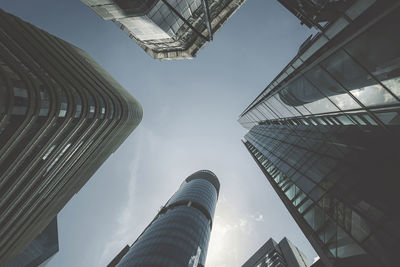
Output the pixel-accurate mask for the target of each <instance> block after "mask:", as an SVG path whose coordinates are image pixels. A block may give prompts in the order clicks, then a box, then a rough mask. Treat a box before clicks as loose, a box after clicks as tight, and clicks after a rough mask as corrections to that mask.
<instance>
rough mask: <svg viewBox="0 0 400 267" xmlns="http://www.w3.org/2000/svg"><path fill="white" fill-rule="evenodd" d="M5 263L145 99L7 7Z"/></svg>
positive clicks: (0, 49)
mask: <svg viewBox="0 0 400 267" xmlns="http://www.w3.org/2000/svg"><path fill="white" fill-rule="evenodd" d="M0 33H1V34H0V97H1V99H0V166H1V168H0V195H1V198H0V237H1V238H0V265H1V264H2V263H4V262H6V261H8V260H10V259H11V258H13V257H15V256H16V255H17V254H18V253H20V252H21V251H22V250H23V249H24V248H25V247H26V246H27V245H28V244H29V243H30V242H31V241H32V240H33V239H34V238H35V237H36V236H38V234H39V233H40V232H41V231H42V230H43V229H44V228H45V227H46V226H47V225H48V224H49V223H50V221H51V219H53V218H54V217H55V216H56V215H57V213H58V212H59V211H60V210H61V209H62V208H63V206H64V205H65V204H66V203H67V202H68V200H69V199H70V198H71V197H72V196H73V195H74V194H75V193H76V192H77V191H78V190H79V189H80V188H81V187H82V186H83V185H84V184H85V182H86V181H87V180H88V179H89V178H90V177H91V176H92V174H93V173H94V172H95V171H96V170H97V169H98V168H99V167H100V166H101V164H102V163H103V162H104V161H105V160H106V159H107V158H108V156H109V155H110V154H111V153H113V152H114V151H115V150H116V149H117V148H118V146H119V145H120V144H121V143H122V142H123V141H124V140H125V138H126V137H127V136H128V135H129V134H130V133H131V132H132V131H133V130H134V129H135V127H136V126H137V125H138V124H139V122H140V120H141V117H142V108H141V106H140V104H139V103H138V102H137V101H136V100H135V99H134V98H133V97H132V96H131V95H130V94H129V93H128V92H127V91H126V90H125V89H124V88H122V87H121V85H119V84H118V83H117V82H116V81H115V80H114V79H112V78H111V76H110V75H109V74H108V73H106V71H104V69H102V68H101V67H100V66H99V65H98V64H97V63H95V62H94V60H93V59H91V57H90V56H89V55H88V54H86V53H85V52H84V51H82V50H80V49H79V48H77V47H75V46H73V45H71V44H69V43H67V42H65V41H63V40H61V39H58V38H56V37H54V36H52V35H50V34H49V33H47V32H45V31H42V30H40V29H38V28H36V27H35V26H33V25H31V24H28V23H26V22H24V21H22V20H20V19H19V18H17V17H14V16H12V15H10V14H7V13H5V12H3V11H2V10H0Z"/></svg>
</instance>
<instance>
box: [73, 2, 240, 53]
mask: <svg viewBox="0 0 400 267" xmlns="http://www.w3.org/2000/svg"><path fill="white" fill-rule="evenodd" d="M81 1H82V2H83V3H84V4H86V5H87V6H89V7H90V8H91V9H92V10H93V11H95V12H96V13H97V14H98V15H99V16H100V17H102V18H103V19H105V20H111V21H113V22H114V23H115V24H117V26H118V27H119V28H121V30H123V31H124V32H125V33H126V34H127V35H128V36H129V38H131V39H133V40H134V41H135V42H137V44H138V45H139V46H140V47H142V48H143V49H144V50H145V51H146V53H147V54H149V55H150V56H152V57H153V58H156V59H189V58H193V57H195V56H196V54H197V52H198V51H199V50H200V49H201V48H202V47H203V46H204V45H205V44H206V43H207V42H208V41H211V40H212V38H213V35H214V34H215V32H217V31H218V30H219V28H220V27H221V26H222V25H223V24H224V23H225V22H226V21H227V20H228V19H229V18H230V17H231V16H232V15H233V14H234V13H235V12H236V10H238V9H239V8H240V6H241V5H242V4H243V3H244V2H245V0H133V1H132V0H131V1H129V0H81Z"/></svg>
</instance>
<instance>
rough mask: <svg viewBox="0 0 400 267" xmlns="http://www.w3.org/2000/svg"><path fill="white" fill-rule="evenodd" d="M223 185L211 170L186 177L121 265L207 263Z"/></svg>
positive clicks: (186, 264) (190, 264)
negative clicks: (213, 223) (212, 229)
mask: <svg viewBox="0 0 400 267" xmlns="http://www.w3.org/2000/svg"><path fill="white" fill-rule="evenodd" d="M219 187H220V184H219V181H218V178H217V177H216V176H215V174H214V173H212V172H211V171H208V170H201V171H198V172H195V173H194V174H192V175H190V176H189V177H188V178H186V179H185V181H184V182H183V183H182V185H181V186H180V188H179V189H178V191H177V192H176V193H175V194H174V195H173V196H172V197H171V199H170V200H169V201H168V202H167V204H166V205H165V206H164V207H163V208H162V209H161V210H160V211H159V213H158V214H157V216H156V217H155V218H154V219H153V221H152V222H151V223H150V224H149V226H148V227H147V228H146V229H145V230H144V231H143V233H142V234H141V235H140V236H139V238H138V239H137V240H136V241H135V243H133V245H132V246H131V248H130V250H129V252H128V253H127V254H126V255H125V256H124V257H123V258H122V259H121V261H120V263H119V264H118V265H117V266H119V267H127V266H129V267H131V266H140V267H146V266H152V267H154V266H160V267H161V266H163V267H164V266H174V267H179V266H182V267H188V266H190V267H192V266H195V267H198V266H204V264H205V261H206V255H207V247H208V242H209V239H210V233H211V228H212V219H213V216H214V211H215V205H216V203H217V199H218V193H219Z"/></svg>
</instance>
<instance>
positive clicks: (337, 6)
mask: <svg viewBox="0 0 400 267" xmlns="http://www.w3.org/2000/svg"><path fill="white" fill-rule="evenodd" d="M278 2H279V3H280V4H281V5H282V6H284V7H285V8H287V9H288V10H289V11H290V12H291V13H292V14H293V15H295V16H296V17H297V18H298V19H299V20H300V21H301V24H304V25H306V26H307V27H309V28H311V27H315V28H317V29H322V28H323V26H324V24H325V23H329V22H332V21H334V20H335V19H337V18H338V17H339V16H340V15H342V14H343V12H345V11H346V10H347V9H348V8H349V7H350V6H351V5H353V4H354V2H355V0H278Z"/></svg>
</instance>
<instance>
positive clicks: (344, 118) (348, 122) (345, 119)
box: [336, 115, 354, 125]
mask: <svg viewBox="0 0 400 267" xmlns="http://www.w3.org/2000/svg"><path fill="white" fill-rule="evenodd" d="M336 119H338V120H339V121H340V122H341V123H342V124H343V125H351V124H354V122H353V121H351V120H350V119H349V117H347V116H345V115H342V116H337V117H336Z"/></svg>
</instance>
